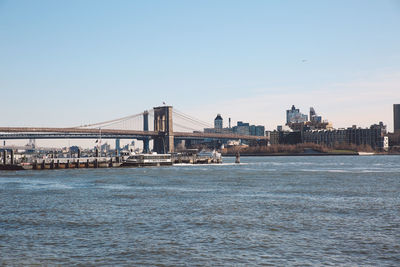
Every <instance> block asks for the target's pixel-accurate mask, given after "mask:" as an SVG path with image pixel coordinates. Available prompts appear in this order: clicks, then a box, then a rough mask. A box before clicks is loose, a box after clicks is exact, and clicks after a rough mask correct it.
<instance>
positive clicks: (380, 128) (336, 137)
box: [302, 122, 388, 149]
mask: <svg viewBox="0 0 400 267" xmlns="http://www.w3.org/2000/svg"><path fill="white" fill-rule="evenodd" d="M385 135H386V126H385V125H383V123H382V122H380V123H379V124H374V125H371V126H370V127H369V128H357V127H356V126H355V125H353V127H350V128H347V129H338V130H308V131H304V132H303V137H302V141H303V143H315V144H321V145H326V146H330V147H332V146H334V145H339V144H353V145H357V146H360V145H369V146H371V147H372V148H373V149H387V148H388V138H387V136H385Z"/></svg>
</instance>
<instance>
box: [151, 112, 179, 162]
mask: <svg viewBox="0 0 400 267" xmlns="http://www.w3.org/2000/svg"><path fill="white" fill-rule="evenodd" d="M154 131H155V132H158V133H159V135H158V136H157V137H156V138H154V148H153V150H154V151H155V152H157V153H160V154H163V153H173V152H174V132H173V126H172V107H171V106H163V107H155V108H154Z"/></svg>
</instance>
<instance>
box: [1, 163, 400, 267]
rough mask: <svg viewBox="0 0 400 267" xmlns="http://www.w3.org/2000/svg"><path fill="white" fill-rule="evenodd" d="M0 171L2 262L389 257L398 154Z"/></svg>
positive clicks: (364, 261) (382, 262)
mask: <svg viewBox="0 0 400 267" xmlns="http://www.w3.org/2000/svg"><path fill="white" fill-rule="evenodd" d="M233 161H234V159H233V158H224V164H221V165H197V166H193V165H192V166H173V167H158V168H123V169H70V170H46V171H0V265H5V266H8V265H9V266H20V265H23V266H31V265H47V266H52V265H68V266H70V265H81V266H94V265H95V266H102V265H104V266H112V265H117V266H141V265H148V266H154V265H157V266H255V265H260V266H261V265H272V266H274V265H275V266H296V265H297V266H307V265H312V266H315V265H334V266H337V265H345V266H366V265H367V266H395V265H397V266H398V265H399V263H400V156H358V157H357V156H336V157H333V156H326V157H306V156H304V157H249V158H246V157H242V158H241V162H242V163H241V164H240V165H235V164H234V163H233Z"/></svg>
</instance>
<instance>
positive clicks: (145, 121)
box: [143, 110, 150, 153]
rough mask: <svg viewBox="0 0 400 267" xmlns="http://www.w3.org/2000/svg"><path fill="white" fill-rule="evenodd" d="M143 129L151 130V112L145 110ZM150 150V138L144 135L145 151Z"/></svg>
mask: <svg viewBox="0 0 400 267" xmlns="http://www.w3.org/2000/svg"><path fill="white" fill-rule="evenodd" d="M143 131H145V132H148V131H149V112H148V111H147V110H145V111H144V112H143ZM149 152H150V146H149V138H148V137H144V138H143V153H149Z"/></svg>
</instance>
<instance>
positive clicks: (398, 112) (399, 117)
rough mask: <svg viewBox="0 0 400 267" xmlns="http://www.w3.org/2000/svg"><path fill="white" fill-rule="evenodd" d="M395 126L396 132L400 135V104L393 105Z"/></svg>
mask: <svg viewBox="0 0 400 267" xmlns="http://www.w3.org/2000/svg"><path fill="white" fill-rule="evenodd" d="M393 126H394V132H395V133H400V104H393Z"/></svg>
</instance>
